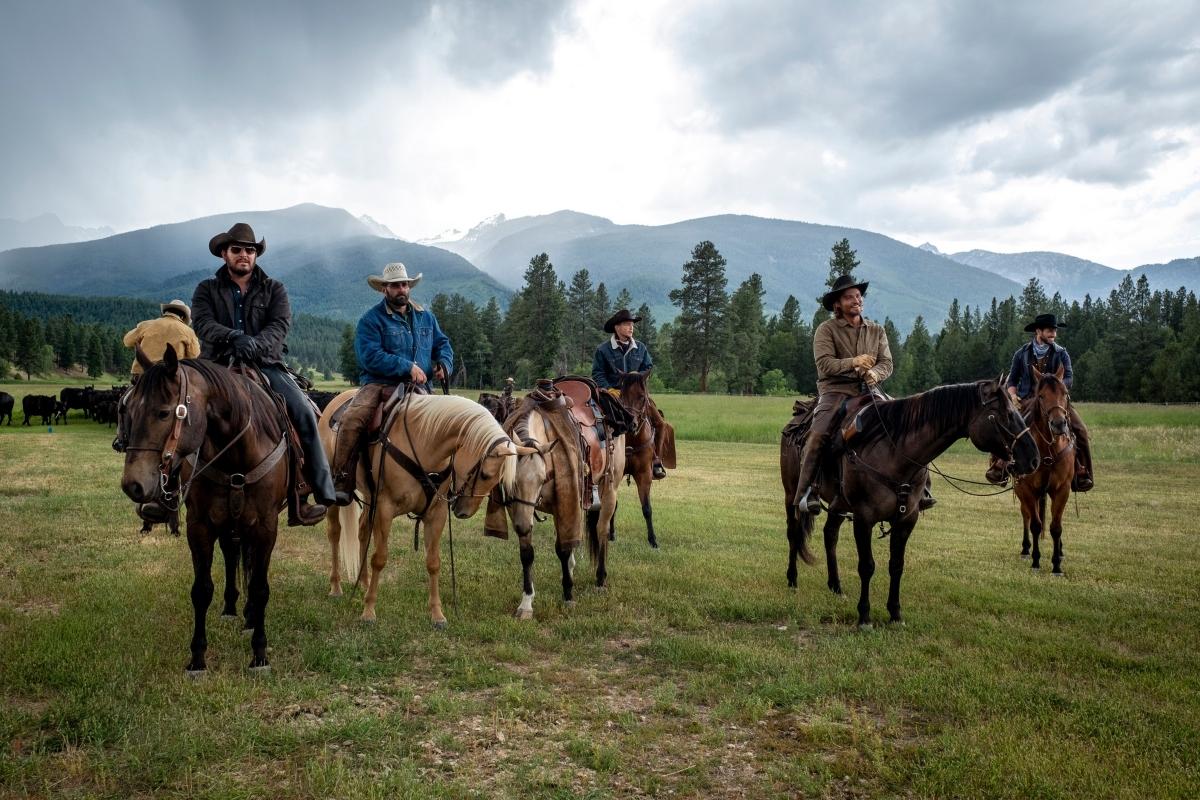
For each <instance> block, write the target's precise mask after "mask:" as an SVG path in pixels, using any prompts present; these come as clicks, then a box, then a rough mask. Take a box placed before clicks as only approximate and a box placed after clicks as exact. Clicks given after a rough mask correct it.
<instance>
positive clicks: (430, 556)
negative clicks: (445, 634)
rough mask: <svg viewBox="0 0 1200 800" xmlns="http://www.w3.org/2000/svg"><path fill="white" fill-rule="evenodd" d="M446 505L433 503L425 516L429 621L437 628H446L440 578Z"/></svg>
mask: <svg viewBox="0 0 1200 800" xmlns="http://www.w3.org/2000/svg"><path fill="white" fill-rule="evenodd" d="M446 510H447V509H446V506H445V505H444V504H442V505H437V504H435V505H433V506H431V507H430V509H429V513H428V514H427V515H426V518H425V571H426V572H427V573H429V621H430V622H431V623H433V627H434V628H435V629H436V630H439V631H440V630H445V628H446V615H445V614H444V613H442V592H441V587H440V585H439V583H438V578H439V576H440V575H441V573H442V525H444V524H445V522H446Z"/></svg>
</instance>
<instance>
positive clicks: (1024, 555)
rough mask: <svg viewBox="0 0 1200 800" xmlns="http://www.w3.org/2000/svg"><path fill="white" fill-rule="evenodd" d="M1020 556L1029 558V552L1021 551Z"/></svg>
mask: <svg viewBox="0 0 1200 800" xmlns="http://www.w3.org/2000/svg"><path fill="white" fill-rule="evenodd" d="M1021 558H1029V553H1021Z"/></svg>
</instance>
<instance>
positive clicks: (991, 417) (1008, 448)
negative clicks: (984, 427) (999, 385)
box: [983, 394, 1037, 461]
mask: <svg viewBox="0 0 1200 800" xmlns="http://www.w3.org/2000/svg"><path fill="white" fill-rule="evenodd" d="M1003 400H1004V397H1003V396H1001V395H1000V394H998V395H997V396H995V397H993V398H992V399H991V400H988V401H987V402H986V403H984V404H983V405H984V407H985V408H986V407H987V406H989V405H991V404H992V403H1000V402H1003ZM1009 410H1010V411H1013V412H1014V413H1016V414H1017V418H1018V419H1020V420H1021V422H1022V424H1023V425H1024V427H1022V428H1021V430H1019V431H1017V432H1016V433H1013V431H1012V428H1010V427H1008V426H1007V425H1005V424H1004V423H1003V422H1001V421H1000V420H999V419H998V418H997V417H996V415H995V414H988V421H989V422H991V423H992V424H993V425H995V426H996V429H997V430H999V431H1002V432H1003V433H1004V434H1005V435H1006V436H1008V437H1009V442H1008V444H1007V445H1005V446H1004V452H1005V455H1007V457H1008V459H1007V460H1009V461H1012V460H1013V448H1014V447H1016V446H1017V441H1018V440H1020V438H1021V437H1022V436H1028V437H1029V441H1030V442H1032V443H1033V446H1034V447H1035V448H1036V447H1037V439H1034V438H1033V432H1032V431H1031V430H1030V429H1029V425H1028V424H1027V423H1025V419H1024V417H1022V416H1021V414H1020V413H1019V412H1017V411H1016V409H1015V408H1013V407H1012V400H1011V399H1010V400H1009Z"/></svg>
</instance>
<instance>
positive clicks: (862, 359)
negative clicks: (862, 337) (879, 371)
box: [850, 353, 875, 372]
mask: <svg viewBox="0 0 1200 800" xmlns="http://www.w3.org/2000/svg"><path fill="white" fill-rule="evenodd" d="M850 361H851V363H853V364H854V368H855V369H856V370H858V371H859V372H862V371H863V370H867V369H870V368H871V367H873V366H875V356H873V355H871V354H870V353H863V354H862V355H858V356H855V357H854V358H852V359H850Z"/></svg>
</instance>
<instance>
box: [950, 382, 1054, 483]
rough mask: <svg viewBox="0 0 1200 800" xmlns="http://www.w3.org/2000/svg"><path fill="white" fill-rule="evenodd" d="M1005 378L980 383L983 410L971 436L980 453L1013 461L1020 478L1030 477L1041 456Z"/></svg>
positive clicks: (976, 420)
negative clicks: (1007, 388) (1007, 387)
mask: <svg viewBox="0 0 1200 800" xmlns="http://www.w3.org/2000/svg"><path fill="white" fill-rule="evenodd" d="M1004 377H1005V376H1004V375H1001V376H1000V377H999V378H997V379H996V380H990V381H978V382H976V384H975V386H976V388H977V390H978V392H979V410H978V411H976V412H975V416H974V417H972V419H971V424H970V426H969V427H968V429H967V435H968V437H969V438H970V439H971V443H972V444H974V445H975V446H976V447H977V448H979V449H980V450H983V451H984V452H987V453H991V454H992V455H994V456H996V457H998V458H1003V459H1005V460H1007V461H1011V462H1012V464H1013V469H1014V471H1015V472H1016V474H1017V475H1028V474H1029V473H1031V472H1033V471H1034V470H1035V469H1037V467H1038V464H1039V463H1040V460H1041V456H1040V455H1039V454H1038V448H1037V442H1036V441H1034V439H1033V434H1032V433H1030V432H1029V426H1028V425H1026V424H1025V419H1024V418H1023V417H1022V416H1021V411H1020V409H1019V408H1017V404H1016V401H1014V400H1013V398H1012V397H1011V396H1010V395H1009V394H1008V391H1007V390H1006V389H1005V386H1004V384H1005V380H1004Z"/></svg>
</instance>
